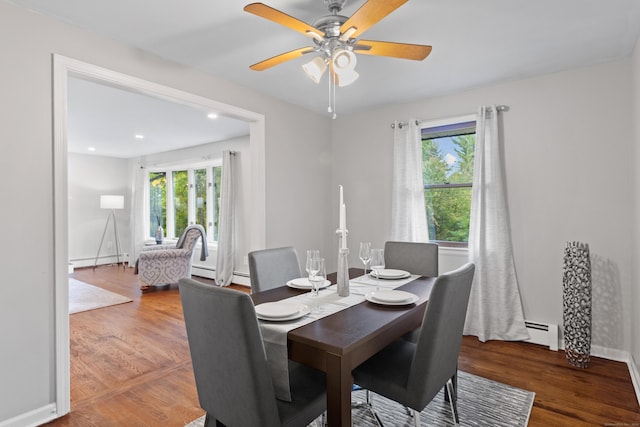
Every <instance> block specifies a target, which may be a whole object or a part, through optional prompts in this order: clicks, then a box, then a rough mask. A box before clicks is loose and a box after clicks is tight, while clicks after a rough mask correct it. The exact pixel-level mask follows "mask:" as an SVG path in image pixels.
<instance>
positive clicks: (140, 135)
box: [136, 133, 144, 139]
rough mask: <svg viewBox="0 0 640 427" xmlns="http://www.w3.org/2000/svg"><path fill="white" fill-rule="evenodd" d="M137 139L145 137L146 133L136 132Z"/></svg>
mask: <svg viewBox="0 0 640 427" xmlns="http://www.w3.org/2000/svg"><path fill="white" fill-rule="evenodd" d="M136 139H144V135H142V134H140V133H137V134H136Z"/></svg>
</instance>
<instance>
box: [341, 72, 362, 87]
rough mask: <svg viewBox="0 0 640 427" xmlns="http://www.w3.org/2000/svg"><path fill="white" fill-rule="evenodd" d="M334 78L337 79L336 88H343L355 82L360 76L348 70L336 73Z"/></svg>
mask: <svg viewBox="0 0 640 427" xmlns="http://www.w3.org/2000/svg"><path fill="white" fill-rule="evenodd" d="M336 76H337V77H338V86H340V87H343V86H349V85H350V84H351V83H353V82H355V81H356V80H357V79H358V77H360V74H358V72H357V71H355V70H348V71H343V72H341V73H340V74H337V73H336Z"/></svg>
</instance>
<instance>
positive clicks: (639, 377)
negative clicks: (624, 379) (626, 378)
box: [627, 355, 640, 405]
mask: <svg viewBox="0 0 640 427" xmlns="http://www.w3.org/2000/svg"><path fill="white" fill-rule="evenodd" d="M627 365H628V366H629V375H631V382H632V383H633V389H634V390H635V391H636V399H637V400H638V405H640V371H638V365H636V361H635V359H634V358H633V356H631V355H629V360H628V361H627Z"/></svg>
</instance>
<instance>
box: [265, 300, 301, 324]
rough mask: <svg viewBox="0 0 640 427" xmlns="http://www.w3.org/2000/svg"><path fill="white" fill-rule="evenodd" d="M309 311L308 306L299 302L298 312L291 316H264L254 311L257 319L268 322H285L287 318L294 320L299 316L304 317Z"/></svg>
mask: <svg viewBox="0 0 640 427" xmlns="http://www.w3.org/2000/svg"><path fill="white" fill-rule="evenodd" d="M261 305H262V304H261ZM256 307H257V306H256ZM310 312H311V310H310V309H309V306H307V305H303V304H300V305H299V306H298V312H297V313H295V314H292V315H291V316H286V317H264V316H261V315H259V314H257V313H256V317H257V318H258V319H260V320H267V321H269V322H287V321H289V320H296V319H299V318H301V317H304V316H306V315H307V314H309V313H310Z"/></svg>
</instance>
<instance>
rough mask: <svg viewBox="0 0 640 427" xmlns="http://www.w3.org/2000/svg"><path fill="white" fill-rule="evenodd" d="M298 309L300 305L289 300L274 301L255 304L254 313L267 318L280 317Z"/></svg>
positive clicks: (292, 313)
mask: <svg viewBox="0 0 640 427" xmlns="http://www.w3.org/2000/svg"><path fill="white" fill-rule="evenodd" d="M299 311H300V305H299V304H293V303H290V302H282V301H276V302H265V303H264V304H259V305H256V314H257V315H258V316H260V317H264V318H267V319H282V318H283V317H290V316H293V315H294V314H297V313H298V312H299Z"/></svg>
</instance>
